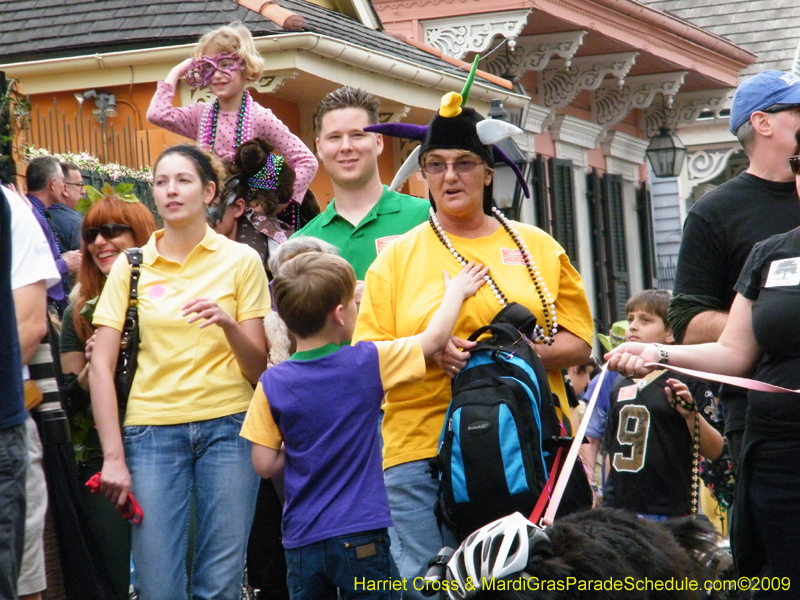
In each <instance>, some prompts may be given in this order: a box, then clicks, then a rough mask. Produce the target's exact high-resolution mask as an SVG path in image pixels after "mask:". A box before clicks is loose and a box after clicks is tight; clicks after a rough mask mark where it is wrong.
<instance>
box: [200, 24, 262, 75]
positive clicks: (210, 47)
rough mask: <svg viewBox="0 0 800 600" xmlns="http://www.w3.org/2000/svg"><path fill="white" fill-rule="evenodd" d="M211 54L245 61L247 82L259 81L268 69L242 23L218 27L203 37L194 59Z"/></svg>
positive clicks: (248, 31)
mask: <svg viewBox="0 0 800 600" xmlns="http://www.w3.org/2000/svg"><path fill="white" fill-rule="evenodd" d="M210 52H218V53H220V54H236V55H237V56H238V57H239V58H241V59H242V60H243V61H244V78H245V79H246V80H247V81H258V80H259V79H261V75H262V74H263V73H264V69H266V65H265V64H264V59H263V58H261V55H260V54H259V53H258V50H256V45H255V42H254V41H253V36H252V34H251V33H250V30H249V29H248V28H247V27H245V26H244V25H242V23H241V22H240V21H235V22H233V23H231V24H230V25H223V26H222V27H217V28H216V29H214V30H212V31H209V32H208V33H206V34H205V35H204V36H203V37H201V38H200V41H199V42H197V46H196V47H195V49H194V58H200V57H201V56H203V55H204V54H208V53H210Z"/></svg>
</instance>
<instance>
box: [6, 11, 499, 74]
mask: <svg viewBox="0 0 800 600" xmlns="http://www.w3.org/2000/svg"><path fill="white" fill-rule="evenodd" d="M279 4H280V5H281V6H282V7H283V8H285V9H287V10H289V11H292V12H294V13H297V14H299V15H301V16H302V17H303V18H304V19H305V21H306V24H307V27H306V29H305V31H308V32H312V33H317V34H320V35H324V36H329V37H332V38H335V39H339V40H345V41H347V42H348V43H350V44H356V45H359V46H363V47H364V48H366V49H368V50H371V51H377V52H381V53H384V54H388V55H390V56H396V57H398V58H403V59H405V60H410V61H413V62H415V63H417V64H419V65H421V66H424V67H427V68H431V69H435V70H438V71H442V72H445V73H448V74H451V75H456V76H459V77H465V76H466V73H465V72H464V70H463V69H460V68H459V67H458V66H454V65H452V64H450V63H448V62H447V61H444V60H442V59H441V58H438V57H436V56H434V55H432V54H430V53H428V52H425V51H423V50H421V49H418V48H415V47H414V46H411V45H410V44H408V43H406V42H404V41H402V40H400V39H397V38H395V37H393V36H390V35H387V34H385V33H383V32H382V31H376V30H374V29H370V28H369V27H366V26H364V25H362V24H361V23H359V22H357V21H355V20H353V19H351V18H350V17H348V16H346V15H343V14H341V13H338V12H334V11H330V10H327V9H324V8H321V7H319V6H317V5H316V4H313V3H311V2H307V1H304V0H280V1H279ZM0 15H2V17H0V64H4V63H5V64H8V63H15V62H27V61H38V60H45V59H52V58H63V57H69V56H79V55H85V54H95V53H106V52H116V51H125V50H132V49H144V48H158V47H163V46H173V45H178V44H188V43H193V42H196V41H197V39H198V38H199V37H200V36H201V35H202V34H203V33H205V32H206V31H208V30H209V29H213V28H214V27H217V26H219V25H224V24H227V23H230V22H231V21H236V20H238V21H242V22H243V23H244V24H245V25H246V26H247V27H248V28H249V29H250V31H251V32H252V33H253V36H254V37H262V36H276V35H284V34H286V32H285V31H283V30H282V29H281V28H280V27H279V26H278V25H276V24H275V23H273V22H272V21H269V20H267V19H265V18H264V17H262V16H261V15H259V14H257V13H255V12H253V11H251V10H248V9H247V8H244V7H241V6H239V5H237V4H236V3H235V2H233V1H232V0H201V1H194V0H136V1H135V2H131V0H0ZM490 85H491V84H490Z"/></svg>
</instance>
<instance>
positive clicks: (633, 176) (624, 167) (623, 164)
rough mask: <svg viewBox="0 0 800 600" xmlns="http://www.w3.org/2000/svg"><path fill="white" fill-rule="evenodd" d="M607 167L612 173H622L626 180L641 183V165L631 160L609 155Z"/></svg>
mask: <svg viewBox="0 0 800 600" xmlns="http://www.w3.org/2000/svg"><path fill="white" fill-rule="evenodd" d="M606 169H607V170H608V172H609V173H611V174H612V175H622V178H623V179H624V180H626V181H631V182H633V183H635V184H637V183H639V165H637V164H634V163H632V162H630V161H627V160H623V159H621V158H616V157H614V156H607V157H606Z"/></svg>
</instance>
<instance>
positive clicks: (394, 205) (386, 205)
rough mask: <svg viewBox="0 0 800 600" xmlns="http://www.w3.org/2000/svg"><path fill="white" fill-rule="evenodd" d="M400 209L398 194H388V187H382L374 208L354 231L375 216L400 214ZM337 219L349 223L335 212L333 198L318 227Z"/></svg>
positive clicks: (334, 200) (321, 216)
mask: <svg viewBox="0 0 800 600" xmlns="http://www.w3.org/2000/svg"><path fill="white" fill-rule="evenodd" d="M400 208H401V206H400V194H399V193H398V192H394V191H392V192H390V191H389V189H388V186H386V185H384V186H383V193H382V194H381V197H380V198H379V199H378V202H377V203H376V204H375V206H373V207H372V210H370V211H369V212H368V213H367V214H366V216H365V217H364V218H363V219H362V220H361V223H359V224H358V226H357V227H354V229H358V227H360V226H361V225H365V224H366V223H369V222H370V221H372V220H373V219H375V218H376V217H377V215H385V214H390V213H397V212H400ZM337 218H338V219H341V220H342V221H345V222H347V223H350V222H349V221H347V220H346V219H345V218H344V217H340V216H339V213H337V212H336V198H334V199H333V200H331V201H330V202H329V203H328V206H327V207H326V208H325V212H323V213H322V215H320V225H321V226H322V227H325V226H327V225H329V224H330V223H331V221H333V220H334V219H337Z"/></svg>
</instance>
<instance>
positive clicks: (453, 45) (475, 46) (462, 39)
mask: <svg viewBox="0 0 800 600" xmlns="http://www.w3.org/2000/svg"><path fill="white" fill-rule="evenodd" d="M529 12H530V11H528V10H513V11H507V12H494V13H478V14H473V15H464V16H462V17H450V18H446V19H430V20H427V21H422V22H421V25H422V31H423V34H424V36H425V43H427V44H430V45H431V46H433V47H434V48H437V49H438V50H441V51H442V52H443V53H445V54H447V55H448V56H453V57H455V58H463V57H464V56H465V55H466V54H467V53H469V52H483V51H484V50H486V49H487V48H488V47H489V46H490V45H491V43H492V40H494V38H495V37H496V36H498V35H501V36H503V37H505V38H516V37H517V36H518V35H519V33H520V32H521V31H522V28H523V27H525V23H526V22H527V21H528V14H529Z"/></svg>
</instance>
